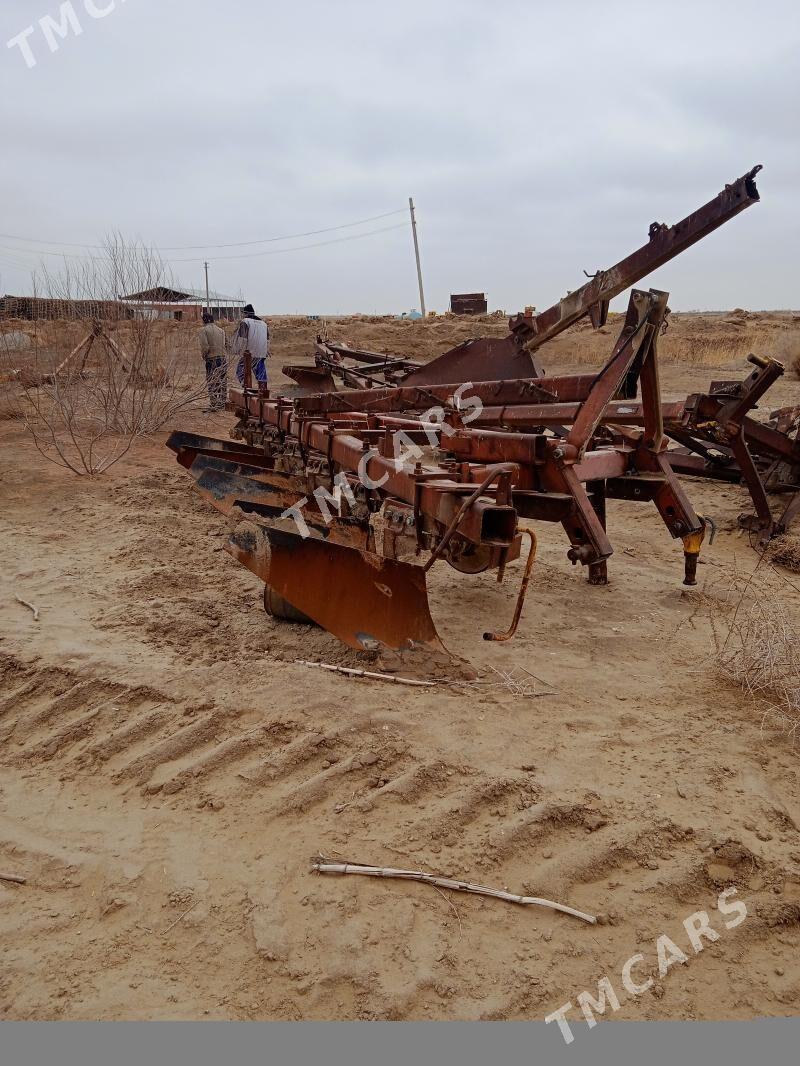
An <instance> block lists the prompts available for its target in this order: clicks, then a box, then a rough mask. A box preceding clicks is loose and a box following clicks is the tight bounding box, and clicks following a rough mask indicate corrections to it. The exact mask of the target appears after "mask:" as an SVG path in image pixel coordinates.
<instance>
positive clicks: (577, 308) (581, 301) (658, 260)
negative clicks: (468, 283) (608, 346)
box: [511, 165, 762, 350]
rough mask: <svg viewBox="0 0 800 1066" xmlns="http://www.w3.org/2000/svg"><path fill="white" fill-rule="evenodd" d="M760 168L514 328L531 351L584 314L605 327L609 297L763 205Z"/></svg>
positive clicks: (658, 227) (653, 229) (656, 225)
mask: <svg viewBox="0 0 800 1066" xmlns="http://www.w3.org/2000/svg"><path fill="white" fill-rule="evenodd" d="M761 169H762V168H761V166H760V165H758V166H755V167H753V169H752V170H750V171H748V172H747V174H744V175H742V177H741V178H737V180H736V181H734V182H732V183H731V184H730V185H726V186H725V188H724V189H723V190H722V192H720V193H719V194H718V195H717V196H715V197H714V198H713V200H709V201H708V203H707V204H704V205H703V206H702V207H700V208H698V209H697V210H696V211H693V212H692V213H691V214H690V215H687V216H686V218H684V219H682V220H681V221H680V222H676V223H675V225H674V226H667V225H664V223H662V222H653V223H652V225H651V226H650V231H649V239H648V242H647V244H644V245H642V247H641V248H637V250H636V251H635V252H632V253H631V254H630V255H629V256H626V257H625V259H622V260H620V262H618V263H616V264H615V265H614V266H613V267H610V268H609V269H608V270H598V272H597V273H596V274H595V275H594V277H593V278H592V279H591V280H590V281H588V282H587V283H586V284H585V285H583V286H582V287H581V288H580V289H577V290H576V291H575V292H571V293H569V295H568V296H565V297H564V298H563V300H559V302H558V303H557V304H554V305H553V306H552V307H549V308H548V309H547V310H546V311H542V312H540V313H539V314H538V315H531V316H529V317H526V316H525V315H518V316H517V317H516V318H514V319H512V320H511V329H512V332H513V333H515V334H516V335H517V337H518V338H519V339H520V340H521V341H523V342H524V344H525V346H526V348H527V349H528V350H535V349H536V348H539V347H540V346H541V345H542V344H544V343H545V342H546V341H548V340H550V339H551V338H553V337H555V336H556V335H557V334H559V333H562V332H563V331H564V330H565V329H568V328H569V327H570V326H572V325H574V324H575V323H576V322H578V321H579V320H580V319H581V318H583V317H584V316H585V315H589V314H591V315H593V323H594V324H595V325H603V324H604V323H605V320H606V317H607V313H608V304H609V301H611V300H613V299H614V297H615V296H619V295H620V293H623V292H624V291H625V290H626V289H628V288H630V286H631V285H635V284H636V283H637V282H639V281H641V280H642V278H645V277H647V275H648V274H652V272H653V271H654V270H657V269H658V268H659V267H661V266H663V265H664V264H665V263H668V262H669V261H670V259H674V258H675V256H677V255H680V253H681V252H684V251H685V250H686V249H687V248H690V247H691V246H692V245H693V244H696V243H697V242H698V241H701V240H702V239H703V238H704V237H707V236H708V234H709V233H713V231H714V230H715V229H718V228H719V227H720V226H722V225H724V224H725V223H726V222H728V221H729V220H730V219H732V218H734V217H735V216H736V215H738V214H739V213H740V212H741V211H744V210H746V209H747V208H748V207H750V206H751V205H752V204H755V203H758V201H759V199H760V197H759V194H758V189H757V188H756V182H755V178H756V174H758V172H759V171H760V170H761Z"/></svg>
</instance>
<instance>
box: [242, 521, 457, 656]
mask: <svg viewBox="0 0 800 1066" xmlns="http://www.w3.org/2000/svg"><path fill="white" fill-rule="evenodd" d="M266 537H267V539H268V541H269V554H270V561H269V573H268V575H267V576H265V580H267V581H268V582H269V584H270V585H271V586H272V588H273V589H275V591H276V592H278V593H279V594H280V595H281V596H283V598H284V599H285V600H287V601H288V602H289V603H291V604H292V606H293V607H296V608H297V610H299V611H302V612H303V614H306V615H308V617H309V618H313V619H314V621H315V622H317V624H318V625H321V626H322V627H323V629H327V630H328V632H329V633H333V635H334V636H336V637H338V638H339V640H341V641H343V642H344V643H345V644H349V645H350V647H351V648H356V649H357V650H359V651H364V650H373V649H375V648H377V647H381V646H382V647H387V648H393V649H395V650H403V649H408V648H412V647H413V646H414V645H427V646H428V647H429V648H430V649H431V650H434V651H436V652H440V653H442V652H443V653H445V654H447V652H446V649H445V647H444V645H443V644H442V642H441V640H440V639H439V634H438V633H437V632H436V627H435V626H434V624H433V619H432V618H431V613H430V608H429V606H428V590H427V586H426V583H425V573H424V571H423V570H422V568H421V567H419V566H412V565H411V564H410V563H402V562H397V561H395V560H393V559H384V558H383V557H382V556H380V555H375V554H374V553H373V552H367V551H359V550H358V549H357V548H348V547H345V546H344V545H341V544H331V543H324V542H322V541H320V540H315V539H313V538H310V537H309V538H308V539H306V540H304V539H303V538H302V537H301V536H299V535H298V534H296V533H286V532H284V531H283V530H277V529H270V530H267V531H266ZM236 554H237V557H238V558H239V559H240V561H242V562H245V560H244V559H243V558H242V555H241V553H239V552H237V553H236ZM245 565H247V563H246V562H245ZM259 576H264V575H259Z"/></svg>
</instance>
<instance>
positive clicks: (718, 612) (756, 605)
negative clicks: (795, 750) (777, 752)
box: [712, 559, 800, 746]
mask: <svg viewBox="0 0 800 1066" xmlns="http://www.w3.org/2000/svg"><path fill="white" fill-rule="evenodd" d="M786 588H787V583H786V581H782V580H781V578H780V576H779V575H778V574H777V573H776V571H774V570H773V569H772V567H771V565H770V563H769V562H768V561H766V560H765V559H762V560H761V561H760V562H759V565H758V566H757V567H756V569H755V571H754V572H753V573H752V574H749V575H740V574H737V573H736V572H735V571H734V572H733V573H732V577H731V582H730V586H729V588H728V589H727V591H726V593H725V594H724V595H723V596H722V597H720V598H719V599H718V600H717V608H716V609H715V610H713V611H712V629H713V632H714V642H715V647H716V662H717V666H718V669H719V671H720V673H721V675H722V676H723V677H724V678H725V679H726V680H728V681H730V682H732V683H733V684H735V685H737V686H738V687H739V688H740V689H741V690H742V691H743V692H745V693H747V695H748V696H750V697H751V698H752V699H753V700H754V701H756V703H757V705H758V708H759V713H760V715H761V728H762V731H763V730H767V729H771V730H773V731H775V732H778V733H782V734H785V735H787V736H789V737H791V740H792V745H793V746H794V744H795V742H796V738H797V733H798V730H800V627H799V626H798V624H797V622H796V621H795V619H794V618H793V616H792V613H791V612H790V610H789V608H788V607H787V605H786V602H785V595H786Z"/></svg>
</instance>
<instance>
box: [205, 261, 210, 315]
mask: <svg viewBox="0 0 800 1066" xmlns="http://www.w3.org/2000/svg"><path fill="white" fill-rule="evenodd" d="M204 265H205V268H206V311H208V313H209V314H210V313H211V299H210V298H209V293H208V263H205V264H204Z"/></svg>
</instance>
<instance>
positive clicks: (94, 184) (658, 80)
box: [0, 0, 800, 313]
mask: <svg viewBox="0 0 800 1066" xmlns="http://www.w3.org/2000/svg"><path fill="white" fill-rule="evenodd" d="M59 2H60V0H41V3H39V0H6V2H5V4H4V8H3V11H2V14H1V15H0V36H2V37H3V38H4V39H6V40H7V39H9V38H11V37H12V36H14V35H15V34H16V33H18V32H19V31H20V30H22V29H23V28H24V27H26V26H28V25H30V24H33V23H35V22H36V19H37V18H38V17H41V16H44V15H46V14H48V13H50V14H55V13H56V12H57V10H58V7H59ZM73 3H74V6H75V10H76V11H77V12H78V15H79V18H80V20H81V24H82V26H83V29H84V32H83V34H82V35H81V36H80V37H79V38H72V37H69V38H68V39H66V40H64V41H63V42H61V46H60V48H59V50H58V52H56V53H55V54H50V53H49V51H48V50H47V46H46V44H45V42H44V39H43V37H42V36H41V33H40V32H39V31H38V30H37V31H36V34H35V35H34V36H32V37H31V38H30V40H31V44H32V46H33V47H34V49H35V54H36V58H37V60H38V62H37V66H36V67H35V68H34V69H32V70H28V69H27V68H26V67H25V64H24V62H23V61H22V58H21V56H20V54H19V51H18V50H17V49H3V54H2V57H1V58H0V92H2V98H3V100H4V104H5V108H4V110H5V114H4V148H5V151H4V154H3V158H2V163H0V194H1V195H2V202H3V204H4V206H5V207H6V211H5V212H4V218H5V219H6V220H7V221H6V222H4V224H3V228H4V229H6V228H7V229H8V230H9V232H10V233H13V234H18V235H21V236H27V237H38V238H42V239H45V240H48V241H67V240H70V241H86V242H89V243H97V242H98V241H99V239H100V238H101V237H102V236H103V234H104V233H105V232H106V231H108V230H110V229H112V228H113V229H119V230H121V231H122V232H124V233H125V234H127V235H130V236H131V237H140V238H142V239H144V240H147V241H149V242H153V243H155V244H157V245H160V246H166V245H186V244H192V245H197V244H202V243H203V242H208V243H209V244H218V243H224V242H233V241H245V240H252V239H255V238H259V237H268V236H272V235H279V234H285V233H294V232H301V231H306V230H313V229H318V228H323V227H326V226H330V225H336V224H338V223H343V222H349V221H352V220H355V219H358V218H365V217H367V216H371V215H375V214H379V213H381V212H383V211H389V210H393V209H395V208H402V207H403V206H404V204H405V203H406V202H407V198H408V196H409V194H412V195H414V197H415V199H416V201H417V203H418V207H419V217H420V225H421V238H422V246H423V257H424V264H423V265H424V270H425V276H426V282H427V288H428V292H429V303H430V305H431V306H433V307H438V308H443V307H444V306H445V305H446V301H447V295H448V293H449V292H450V291H458V290H462V289H486V290H487V291H488V292H489V296H490V303H491V305H492V306H500V307H504V308H507V309H508V310H513V309H517V308H519V307H522V306H523V305H524V304H526V303H535V304H537V305H539V306H544V305H546V304H547V303H550V302H552V301H553V300H555V299H557V298H558V297H559V296H560V295H562V294H563V292H564V291H566V289H567V288H574V287H575V286H576V285H577V284H578V283H579V281H580V280H581V277H582V275H581V268H583V267H586V268H587V269H596V268H597V267H600V266H608V265H610V264H611V263H612V262H614V261H615V260H616V259H618V258H620V257H622V256H623V255H624V254H626V253H627V252H628V251H630V250H632V249H633V248H634V247H635V246H637V245H638V244H639V243H641V242H642V241H643V240H644V238H645V236H646V232H647V226H648V225H649V223H650V222H651V221H653V220H654V219H659V220H663V221H668V222H672V221H675V220H676V219H678V218H680V217H682V216H683V215H684V214H686V213H688V212H689V211H690V210H692V209H694V208H695V207H696V206H698V205H699V204H700V203H703V202H705V201H706V200H707V199H709V198H710V197H711V196H713V195H714V194H715V193H716V192H717V191H719V189H720V188H721V187H722V185H723V184H724V183H725V182H726V181H730V180H732V179H733V178H735V177H738V176H739V175H740V174H742V173H743V172H744V171H745V170H747V169H749V167H750V166H752V165H753V164H754V163H756V162H762V163H764V164H765V170H764V173H763V175H762V179H761V182H760V186H761V189H762V194H763V203H762V204H760V205H758V206H757V207H755V208H753V209H752V210H751V211H749V212H747V213H745V214H744V215H743V216H740V217H739V218H737V219H735V220H733V221H732V222H731V223H730V224H729V225H728V226H727V227H725V228H724V229H723V230H721V231H719V232H717V233H716V234H713V235H712V236H711V237H710V238H709V239H708V240H707V241H706V242H704V243H703V244H702V245H700V246H698V247H696V248H694V249H692V250H690V251H689V252H688V253H686V255H685V256H684V257H682V259H680V260H678V261H676V262H674V263H673V264H670V265H669V266H667V267H665V268H663V269H662V270H661V271H660V272H659V273H658V275H657V276H654V277H653V278H652V279H650V283H651V284H654V285H659V286H661V287H663V288H668V289H669V290H670V291H671V292H672V300H671V303H672V305H673V307H675V308H691V307H731V306H735V305H738V306H745V307H757V308H761V307H789V306H792V305H795V306H796V305H797V302H798V301H797V296H796V286H795V281H796V277H797V263H796V258H797V256H796V251H795V249H796V248H797V247H798V238H800V212H799V211H798V208H797V202H796V192H795V190H796V188H797V184H798V177H800V148H799V147H798V140H797V136H796V131H797V128H798V118H799V117H800V116H798V107H799V106H800V105H799V104H798V100H800V94H798V89H799V88H800V84H798V83H799V82H800V75H799V74H798V64H797V62H796V55H797V46H798V38H800V26H798V15H797V8H796V5H795V4H794V3H792V2H790V0H765V2H763V3H761V4H759V5H758V6H757V7H755V8H754V7H753V5H752V4H744V3H738V2H729V3H727V4H725V5H720V4H719V3H713V2H695V3H689V2H683V0H680V2H674V3H672V4H671V5H669V7H668V8H660V9H653V8H647V7H643V6H642V5H641V4H637V3H633V2H621V0H620V2H613V0H611V2H607V3H604V4H603V5H599V4H597V3H593V2H589V0H586V2H583V0H566V2H562V3H560V4H558V5H536V4H530V3H522V2H517V0H497V2H496V3H494V4H487V3H485V2H481V3H478V2H472V0H467V2H465V0H459V2H456V0H439V2H435V3H434V2H432V0H428V2H427V3H424V2H422V0H409V2H407V3H406V4H404V5H403V7H402V9H398V8H397V6H396V5H393V4H390V3H379V2H373V3H366V2H364V0H340V2H338V3H336V4H332V3H330V2H327V3H321V2H318V0H300V2H297V3H295V4H293V5H280V4H275V3H259V2H256V0H228V2H227V3H226V4H224V5H223V4H220V3H218V2H211V0H191V2H189V0H183V2H181V0H175V2H171V3H169V4H165V3H163V2H157V0H126V2H125V3H124V4H123V3H121V2H119V3H118V4H117V9H116V10H114V11H113V12H111V13H110V14H109V15H108V16H107V17H106V18H104V19H97V20H92V19H90V18H88V16H87V15H86V13H85V11H84V0H73ZM98 6H101V5H99V4H98ZM398 218H399V220H400V221H402V216H398ZM392 221H394V220H393V219H388V220H385V222H383V223H376V224H374V226H366V227H364V229H370V228H380V227H381V226H383V225H388V224H391V222H392ZM355 232H358V231H343V233H342V234H341V235H348V234H349V233H355ZM336 236H337V234H330V235H327V237H320V238H319V239H320V240H323V239H330V238H333V237H336ZM297 243H301V244H302V243H309V242H308V241H300V242H297ZM0 244H2V247H0V274H1V275H2V278H1V280H0V288H3V289H7V290H9V291H14V290H24V289H26V288H28V287H29V284H30V282H29V276H28V275H29V267H30V265H32V264H35V262H36V259H37V257H36V255H35V254H33V253H32V251H31V250H32V249H34V248H35V247H36V246H35V245H29V244H23V243H20V242H18V241H9V240H6V239H2V240H0ZM277 247H279V246H276V247H275V248H273V249H271V250H273V251H274V250H276V249H277ZM9 248H13V249H15V250H9ZM19 249H24V250H22V251H21V250H19ZM252 250H253V249H243V251H252ZM170 254H174V255H175V257H176V258H181V257H182V254H181V253H170ZM194 254H198V255H202V252H199V253H193V252H190V253H184V255H186V256H188V255H194ZM225 254H231V253H225V252H219V253H214V252H212V251H209V253H208V255H209V258H211V259H212V260H214V259H215V256H219V255H225ZM57 262H58V261H57V260H55V259H48V264H49V266H50V267H51V269H52V268H53V267H54V266H56V265H57ZM26 264H27V265H28V266H27V267H26ZM173 269H174V271H175V273H176V275H177V276H178V277H180V278H181V279H183V282H184V284H187V285H199V284H200V276H201V267H200V264H199V263H179V264H178V263H176V264H175V266H174V268H173ZM212 277H213V279H214V285H215V287H216V288H218V289H221V290H228V291H231V292H232V293H237V292H239V291H240V290H241V291H243V292H245V293H246V294H248V297H249V298H250V299H253V300H254V301H256V302H257V303H258V304H259V307H260V308H263V310H265V311H272V312H275V313H278V312H292V311H309V312H318V313H326V312H336V311H356V310H364V311H370V310H381V311H382V310H397V311H399V310H403V309H407V308H409V307H411V306H413V305H415V304H416V302H417V295H416V278H415V274H414V269H413V258H412V252H411V245H410V234H409V233H408V231H407V230H405V229H403V230H397V231H394V232H391V233H383V234H380V235H378V236H375V237H372V238H368V239H364V240H359V241H353V242H351V243H343V244H337V245H330V246H327V247H321V248H317V249H313V250H307V251H298V252H296V253H290V254H280V255H270V256H265V257H263V258H258V259H244V260H240V261H235V260H222V259H220V260H218V261H214V262H213V267H212Z"/></svg>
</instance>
